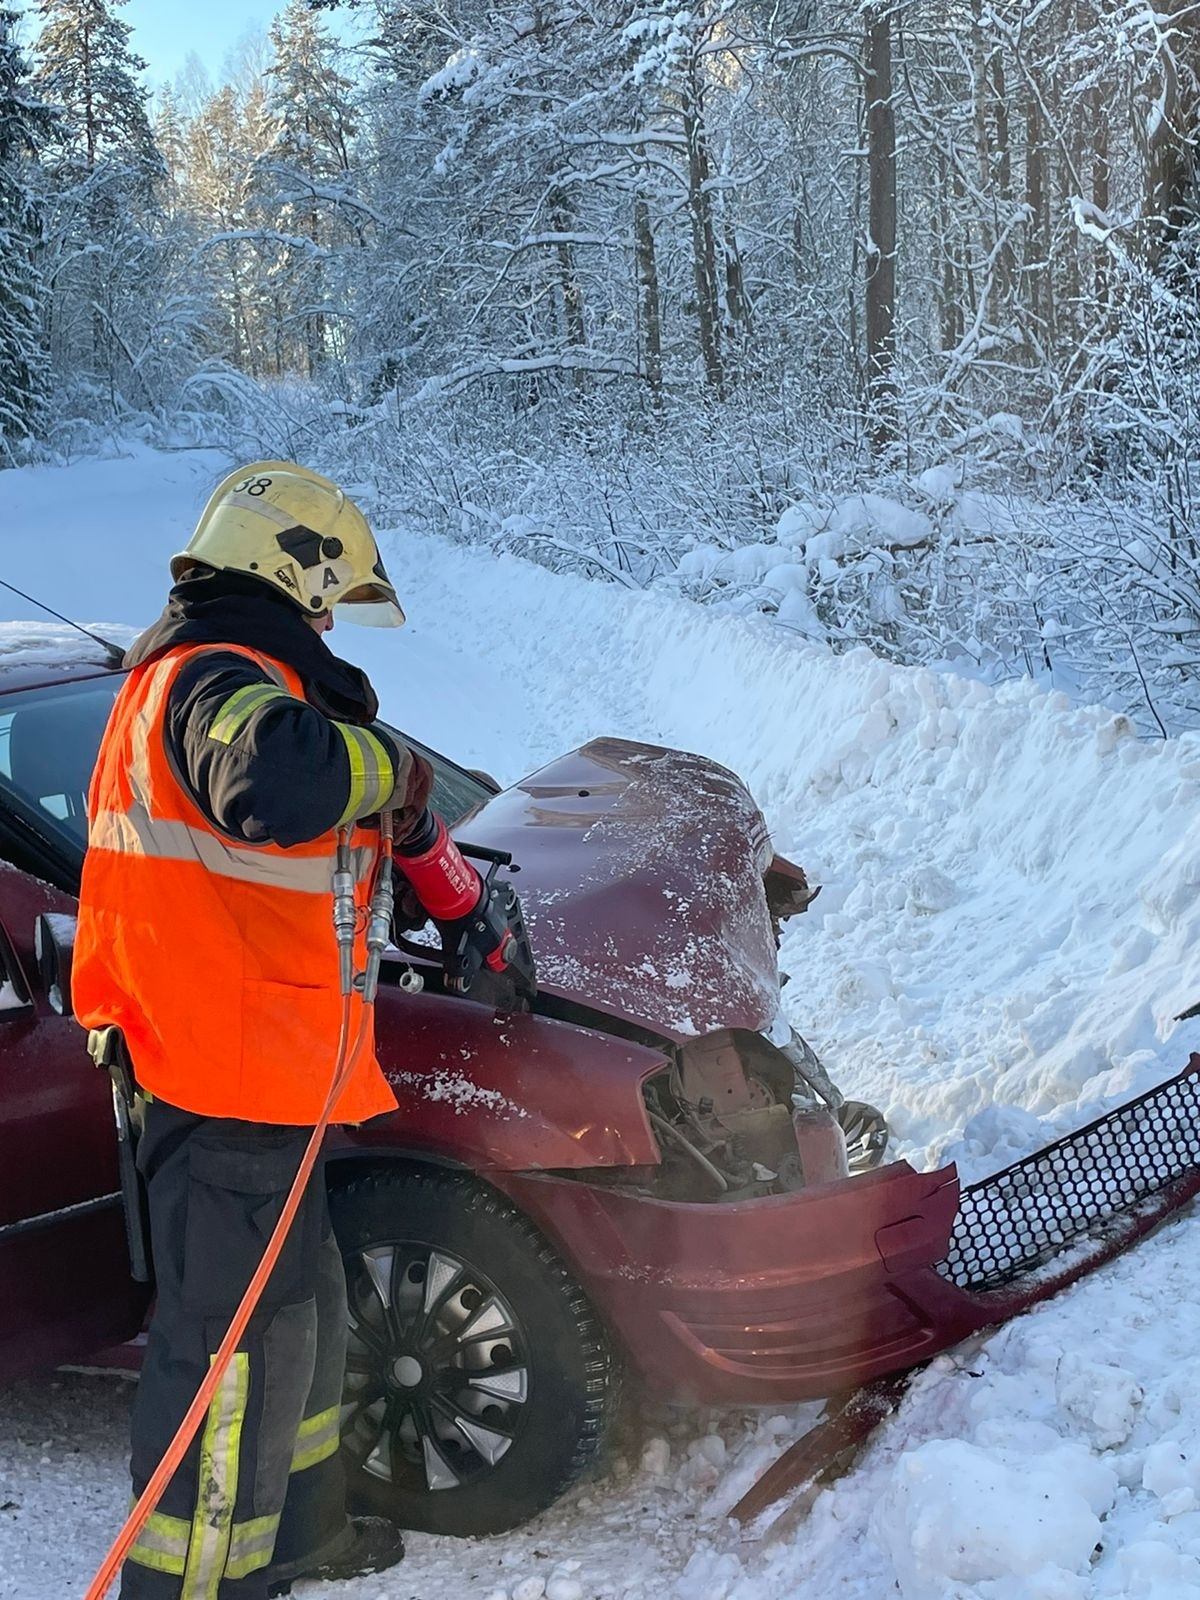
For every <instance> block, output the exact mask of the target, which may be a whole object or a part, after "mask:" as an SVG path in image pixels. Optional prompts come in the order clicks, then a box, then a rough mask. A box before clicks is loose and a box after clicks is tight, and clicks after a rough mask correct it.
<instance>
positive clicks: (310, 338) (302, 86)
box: [259, 0, 364, 377]
mask: <svg viewBox="0 0 1200 1600" xmlns="http://www.w3.org/2000/svg"><path fill="white" fill-rule="evenodd" d="M271 43H272V45H273V46H274V51H275V60H274V62H273V64H272V65H271V66H270V67H269V68H268V69H267V72H266V74H265V76H266V78H267V80H268V82H269V89H268V101H267V104H268V109H269V111H270V114H271V116H272V118H273V119H274V129H275V131H274V138H273V141H272V143H271V146H270V148H269V149H268V151H267V152H266V155H265V157H264V159H263V160H262V161H261V162H260V163H259V168H260V184H261V186H262V188H263V193H264V200H265V203H266V204H267V205H268V206H269V207H270V209H271V210H272V211H273V213H274V217H275V224H274V225H275V228H276V231H277V233H278V235H279V243H280V252H279V259H278V262H277V265H276V267H275V269H274V271H273V273H272V277H273V280H274V283H275V286H276V289H277V293H278V296H279V320H278V324H277V339H278V352H277V360H278V365H279V366H280V367H281V368H282V367H283V366H285V365H287V366H291V365H293V364H294V363H295V364H298V365H299V366H300V370H302V371H303V372H305V373H306V375H307V376H310V377H311V376H313V375H315V374H316V373H318V372H319V371H320V370H321V369H322V367H323V366H324V365H325V363H326V361H327V359H328V358H329V356H330V355H331V354H333V353H334V351H335V349H337V348H338V347H339V343H340V341H341V340H342V339H343V338H344V334H343V333H341V332H339V312H340V311H341V308H340V307H339V306H338V305H337V303H336V299H335V296H334V294H333V292H332V290H333V287H334V284H335V283H336V278H337V275H336V273H331V271H330V269H329V260H330V257H331V255H332V254H333V253H334V252H335V251H336V250H337V248H338V247H339V245H341V246H346V247H348V246H350V245H352V244H353V243H354V242H355V241H356V240H357V241H361V238H362V231H361V230H362V223H363V220H364V213H363V211H362V209H361V207H360V206H359V205H358V203H357V201H356V197H355V194H354V185H353V182H352V180H351V179H350V176H349V174H350V164H351V163H350V150H351V142H352V140H353V138H354V134H355V116H354V111H353V107H352V103H351V92H352V89H353V85H352V83H351V81H350V80H349V79H348V78H346V77H345V76H343V74H342V73H341V71H340V70H339V67H338V57H339V53H340V52H339V48H338V46H337V44H336V43H335V41H334V39H333V38H332V36H331V35H330V33H329V31H328V29H327V28H326V27H325V26H324V24H323V23H322V22H321V21H320V19H319V18H318V17H317V16H315V15H314V13H313V12H312V10H311V9H310V8H309V6H308V5H307V4H306V3H305V0H290V3H289V4H288V6H287V7H286V9H285V10H284V11H283V13H282V14H281V15H280V16H279V17H278V18H277V19H276V21H275V24H274V25H273V27H272V29H271Z"/></svg>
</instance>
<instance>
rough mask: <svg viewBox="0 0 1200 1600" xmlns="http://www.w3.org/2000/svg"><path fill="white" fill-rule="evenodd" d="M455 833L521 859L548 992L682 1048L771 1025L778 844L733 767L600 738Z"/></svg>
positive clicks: (520, 878) (517, 879) (507, 793)
mask: <svg viewBox="0 0 1200 1600" xmlns="http://www.w3.org/2000/svg"><path fill="white" fill-rule="evenodd" d="M455 833H456V834H457V836H458V837H459V839H460V840H461V841H463V842H465V843H469V844H480V845H489V846H491V847H492V848H493V849H498V850H508V851H511V853H512V856H513V861H514V864H515V865H514V873H515V876H514V878H513V882H514V884H515V886H516V888H517V891H518V893H519V894H520V897H521V904H522V906H523V908H524V912H525V919H526V923H527V926H528V929H529V936H530V942H531V944H532V946H533V951H534V955H535V956H536V958H537V964H538V983H539V986H540V987H541V988H542V989H544V990H547V991H549V992H550V993H551V994H553V995H557V996H559V997H561V998H563V999H566V1000H570V1001H575V1002H580V1003H582V1004H584V1005H587V1006H589V1007H592V1008H594V1009H596V1010H599V1011H604V1012H608V1013H610V1014H612V1015H613V1016H617V1017H621V1018H624V1019H625V1020H626V1021H628V1022H633V1023H636V1024H639V1025H641V1026H644V1027H648V1028H650V1029H652V1030H654V1031H655V1032H656V1033H659V1034H665V1035H667V1036H669V1037H671V1038H673V1039H676V1040H680V1041H683V1040H686V1039H689V1038H694V1037H695V1036H696V1035H698V1034H705V1033H711V1032H713V1031H715V1030H717V1029H720V1028H751V1029H755V1030H761V1029H763V1028H766V1027H769V1026H770V1024H771V1022H772V1020H773V1019H774V1017H775V1015H776V1013H777V1011H778V1009H779V978H778V967H777V963H776V951H775V940H774V935H773V931H772V926H771V919H770V914H769V912H768V909H767V902H766V896H765V893H764V890H763V872H764V871H765V869H766V867H767V866H768V865H769V863H770V861H771V845H770V839H769V837H768V834H767V829H766V825H765V823H764V822H763V819H762V815H761V813H760V812H759V810H758V807H757V806H756V805H755V803H754V801H753V799H752V798H751V796H750V793H749V791H748V790H747V789H746V786H745V785H744V784H743V783H742V781H741V780H740V779H739V778H737V777H735V776H734V774H733V773H731V772H727V771H726V770H725V768H724V767H720V766H718V765H717V764H716V763H715V762H713V761H709V760H706V759H705V758H704V757H703V756H696V755H688V754H686V753H685V752H683V751H679V750H664V749H659V748H657V747H656V746H653V745H644V744H632V743H630V742H628V741H626V740H622V739H595V740H593V741H592V742H591V743H590V744H586V745H584V746H583V748H582V749H580V750H576V751H573V752H572V753H571V754H570V755H567V756H563V757H561V758H560V759H559V760H557V761H553V762H551V763H550V765H549V766H547V767H543V768H542V769H541V770H540V771H538V772H535V773H533V774H532V775H531V776H530V777H528V778H525V779H523V780H522V781H521V782H520V783H518V784H516V785H515V786H514V787H513V788H511V789H505V790H503V791H502V792H501V793H500V794H498V795H496V796H495V798H494V799H492V800H490V801H488V802H487V803H486V804H485V805H484V806H482V807H481V808H480V809H479V810H477V811H475V812H474V813H472V814H471V815H470V816H468V817H466V818H464V819H463V821H462V822H461V823H460V824H459V825H458V826H457V827H456V829H455ZM517 868H519V871H518V870H516V869H517Z"/></svg>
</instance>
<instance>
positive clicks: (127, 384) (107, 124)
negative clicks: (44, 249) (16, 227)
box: [34, 0, 170, 408]
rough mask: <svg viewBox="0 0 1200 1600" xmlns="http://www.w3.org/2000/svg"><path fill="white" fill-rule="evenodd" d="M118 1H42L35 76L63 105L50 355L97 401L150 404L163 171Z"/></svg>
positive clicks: (54, 162)
mask: <svg viewBox="0 0 1200 1600" xmlns="http://www.w3.org/2000/svg"><path fill="white" fill-rule="evenodd" d="M124 3H125V0H39V3H38V12H39V14H40V15H41V17H42V18H43V27H42V31H41V33H40V34H39V36H38V39H37V43H36V45H35V47H34V49H35V55H36V58H37V62H38V68H37V73H36V75H35V80H34V81H35V82H36V83H37V85H38V87H39V88H40V89H41V91H42V92H43V93H44V94H45V97H46V98H47V100H49V101H50V103H51V104H52V105H53V106H54V107H55V108H56V109H57V110H58V111H59V113H60V132H59V134H58V136H57V137H56V139H55V140H54V144H53V146H52V148H51V150H50V151H49V152H48V157H49V158H52V159H48V161H47V165H48V167H49V170H50V173H51V178H52V193H51V200H52V224H53V236H52V241H51V242H52V250H53V254H54V258H55V273H54V282H55V295H54V299H53V303H52V308H51V310H52V315H51V355H52V358H53V360H54V363H55V366H56V369H57V370H58V371H59V372H61V373H62V375H63V376H64V378H65V379H67V380H68V381H69V382H72V383H75V382H79V383H80V384H81V385H82V389H86V390H88V391H89V392H90V394H91V395H92V402H93V403H94V404H103V405H105V406H107V407H110V408H111V407H113V406H115V405H116V404H117V403H118V398H119V397H120V396H122V395H127V396H128V397H129V398H133V399H135V402H136V403H137V404H139V405H143V406H145V405H148V404H150V403H152V401H151V394H150V389H149V386H148V380H147V377H146V374H145V371H144V370H143V364H144V363H143V357H142V356H140V355H139V354H138V353H137V351H138V349H139V347H140V348H141V350H142V351H143V352H145V351H146V348H147V346H146V322H147V316H148V314H149V315H152V314H153V308H154V306H155V304H156V299H157V296H158V295H159V293H160V292H161V291H162V286H163V283H164V278H165V275H166V273H167V271H168V266H169V263H168V256H169V254H170V251H169V248H168V247H167V246H166V245H165V241H164V237H163V216H162V212H161V210H160V208H159V191H160V189H161V187H162V182H163V178H164V175H165V168H164V164H163V161H162V157H161V156H160V155H159V154H158V151H157V149H156V147H155V144H154V136H153V134H152V132H151V130H150V121H149V117H148V116H147V112H146V100H147V90H146V89H145V87H144V86H143V85H142V84H141V83H140V82H139V74H140V73H141V72H143V71H144V70H145V62H143V61H142V60H141V58H140V57H139V56H137V55H135V54H134V53H133V51H132V50H131V49H130V47H129V38H130V34H131V32H132V29H131V28H130V26H129V24H128V23H126V22H122V21H121V20H120V19H119V18H118V17H117V16H116V15H115V8H116V7H117V6H120V5H122V4H124Z"/></svg>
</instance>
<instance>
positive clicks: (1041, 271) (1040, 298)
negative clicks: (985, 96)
mask: <svg viewBox="0 0 1200 1600" xmlns="http://www.w3.org/2000/svg"><path fill="white" fill-rule="evenodd" d="M1025 203H1026V205H1027V206H1028V207H1029V223H1028V226H1027V228H1026V231H1025V278H1026V293H1025V303H1026V305H1027V307H1028V310H1029V314H1030V317H1031V318H1032V320H1033V323H1034V326H1035V328H1036V329H1037V332H1038V335H1039V337H1040V338H1042V339H1044V338H1045V336H1046V333H1047V331H1048V328H1049V321H1050V314H1049V303H1048V302H1049V298H1050V292H1049V265H1050V264H1049V255H1050V240H1049V227H1048V221H1049V185H1048V183H1047V181H1046V123H1045V118H1044V117H1043V116H1042V108H1041V103H1040V102H1039V100H1038V97H1037V94H1036V93H1035V91H1034V89H1033V87H1032V86H1030V88H1029V91H1028V95H1027V98H1026V101H1025Z"/></svg>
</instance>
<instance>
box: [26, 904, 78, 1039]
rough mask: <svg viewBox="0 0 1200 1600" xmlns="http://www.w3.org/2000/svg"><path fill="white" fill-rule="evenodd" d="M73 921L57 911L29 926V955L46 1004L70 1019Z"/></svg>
mask: <svg viewBox="0 0 1200 1600" xmlns="http://www.w3.org/2000/svg"><path fill="white" fill-rule="evenodd" d="M75 927H76V919H75V918H74V917H68V916H65V915H64V914H63V913H62V912H59V911H43V912H42V914H41V916H39V917H38V919H37V921H36V922H35V923H34V926H33V953H34V955H35V957H36V958H37V964H38V975H39V976H40V978H41V980H42V987H43V988H44V989H45V991H46V1001H47V1003H48V1005H49V1006H50V1009H51V1010H52V1011H57V1012H58V1014H59V1016H60V1017H73V1016H74V1015H75V1013H74V1011H73V1010H72V1009H71V957H72V955H73V954H74V951H75Z"/></svg>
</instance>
